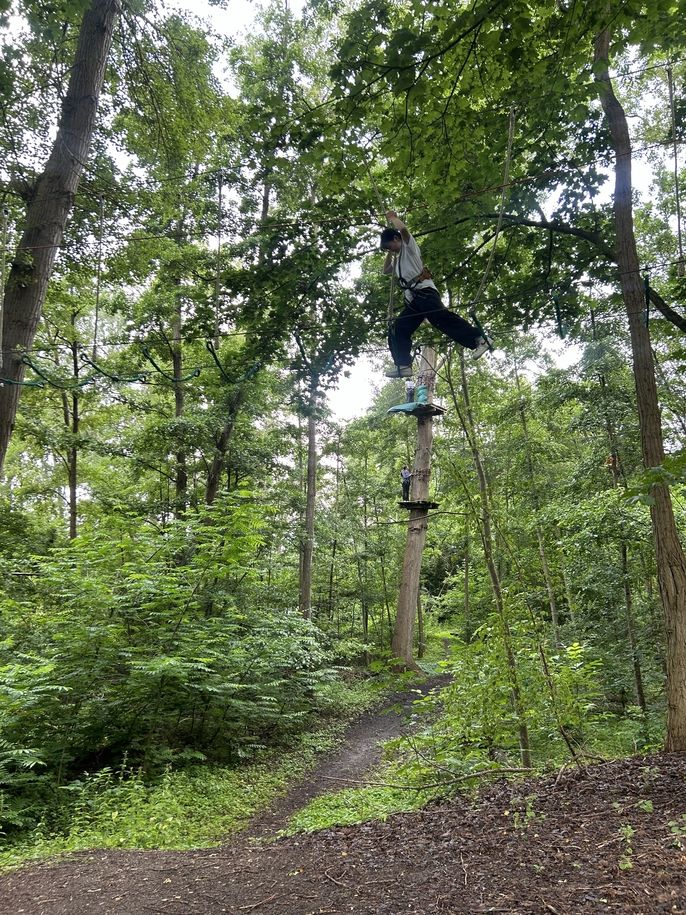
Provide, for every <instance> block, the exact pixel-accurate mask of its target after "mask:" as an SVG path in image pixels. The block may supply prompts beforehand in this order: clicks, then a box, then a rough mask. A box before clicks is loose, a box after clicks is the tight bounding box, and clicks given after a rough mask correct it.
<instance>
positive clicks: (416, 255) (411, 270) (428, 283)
mask: <svg viewBox="0 0 686 915" xmlns="http://www.w3.org/2000/svg"><path fill="white" fill-rule="evenodd" d="M423 269H424V263H423V262H422V252H421V251H420V250H419V245H418V244H417V242H416V241H415V240H414V238H413V237H412V236H411V235H410V240H409V241H405V240H404V239H403V246H402V248H401V249H400V251H399V252H398V256H397V257H396V259H395V275H396V276H397V277H402V278H403V279H404V280H405V281H406V282H408V283H410V282H412V280H413V279H414V278H415V277H416V276H419V274H420V273H421V272H422V270H423ZM417 289H436V284H435V283H434V281H433V280H421V281H420V282H419V283H417V285H416V286H415V287H414V290H417ZM414 290H412V289H406V290H405V301H407V302H411V301H412V297H413V291H414Z"/></svg>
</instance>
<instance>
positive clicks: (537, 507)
mask: <svg viewBox="0 0 686 915" xmlns="http://www.w3.org/2000/svg"><path fill="white" fill-rule="evenodd" d="M515 378H516V381H517V389H518V391H519V392H520V398H519V418H520V420H521V423H522V432H523V434H524V460H525V463H526V469H527V473H528V475H529V486H530V488H531V495H532V499H533V503H534V515H535V519H534V526H535V528H536V541H537V543H538V555H539V557H540V559H541V571H542V572H543V581H544V582H545V588H546V593H547V594H548V607H549V608H550V622H551V624H552V627H553V641H554V643H555V647H556V648H557V649H559V648H560V647H561V646H562V642H561V640H560V615H559V613H558V609H557V598H556V596H555V587H554V585H553V579H552V575H551V574H550V565H549V564H548V555H547V553H546V548H545V538H544V536H543V528H542V527H541V522H540V517H541V500H540V498H539V495H538V486H537V483H536V474H535V472H534V462H533V459H532V457H531V447H530V444H529V426H528V423H527V419H526V410H525V406H524V399H523V397H522V396H521V389H520V382H519V372H518V371H517V370H516V369H515Z"/></svg>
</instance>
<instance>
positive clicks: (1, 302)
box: [0, 207, 8, 369]
mask: <svg viewBox="0 0 686 915" xmlns="http://www.w3.org/2000/svg"><path fill="white" fill-rule="evenodd" d="M7 216H8V211H7V207H3V208H2V230H1V231H0V236H1V237H0V369H1V368H2V348H1V347H2V332H3V324H4V317H5V267H6V263H7V261H6V251H7Z"/></svg>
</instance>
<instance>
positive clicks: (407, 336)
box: [381, 210, 490, 378]
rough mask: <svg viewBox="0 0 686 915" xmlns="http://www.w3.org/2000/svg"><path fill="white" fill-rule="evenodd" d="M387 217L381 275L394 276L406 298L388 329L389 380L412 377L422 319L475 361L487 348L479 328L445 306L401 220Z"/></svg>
mask: <svg viewBox="0 0 686 915" xmlns="http://www.w3.org/2000/svg"><path fill="white" fill-rule="evenodd" d="M386 218H387V220H388V222H389V223H390V226H389V227H388V228H386V229H384V230H383V231H382V232H381V250H382V251H385V252H386V260H385V261H384V265H383V272H384V273H386V274H389V275H391V274H393V273H395V276H396V277H397V279H398V284H399V286H400V287H401V289H402V290H403V292H404V296H405V304H404V307H403V309H402V311H401V312H400V314H399V315H398V316H397V317H396V318H395V319H394V320H393V321H392V322H391V325H390V327H389V329H388V347H389V349H390V351H391V356H392V358H393V362H394V364H395V368H394V369H393V370H391V371H389V372H386V374H387V375H389V376H390V377H391V378H409V377H411V375H412V334H414V332H415V331H416V330H417V328H418V327H419V325H420V324H421V323H422V321H423V320H424V319H426V320H427V321H429V322H430V323H431V324H433V326H434V327H437V328H438V329H439V330H441V331H443V333H444V334H446V336H448V337H450V339H451V340H454V341H455V342H456V343H460V344H461V345H462V346H464V347H466V348H467V349H470V350H472V354H473V356H474V358H475V359H478V358H479V356H482V355H483V354H484V353H485V352H486V351H487V350H488V349H490V345H489V343H488V341H487V340H486V338H485V337H484V336H483V334H482V332H481V331H480V330H479V329H478V328H476V327H474V326H473V325H472V324H470V323H469V322H468V321H465V320H464V318H461V317H460V316H459V315H456V314H455V313H454V312H452V311H449V309H447V308H446V307H445V305H444V304H443V302H442V301H441V297H440V295H439V294H438V290H437V289H436V286H435V284H434V282H433V280H432V278H431V272H430V271H429V270H428V269H427V268H426V267H425V266H424V264H423V262H422V254H421V251H420V250H419V245H418V244H417V242H416V241H415V240H414V238H413V237H412V236H411V235H410V233H409V231H408V229H407V226H406V225H405V223H404V222H403V221H402V219H399V218H398V215H397V213H394V212H393V211H392V210H389V211H388V212H387V213H386Z"/></svg>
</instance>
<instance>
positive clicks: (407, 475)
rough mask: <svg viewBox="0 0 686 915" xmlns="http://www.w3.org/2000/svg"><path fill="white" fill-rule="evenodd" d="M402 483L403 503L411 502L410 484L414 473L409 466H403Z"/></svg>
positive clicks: (401, 472)
mask: <svg viewBox="0 0 686 915" xmlns="http://www.w3.org/2000/svg"><path fill="white" fill-rule="evenodd" d="M400 482H401V483H402V487H403V502H409V501H410V483H411V482H412V471H411V470H410V468H409V467H408V466H407V464H403V469H402V470H401V471H400Z"/></svg>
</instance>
